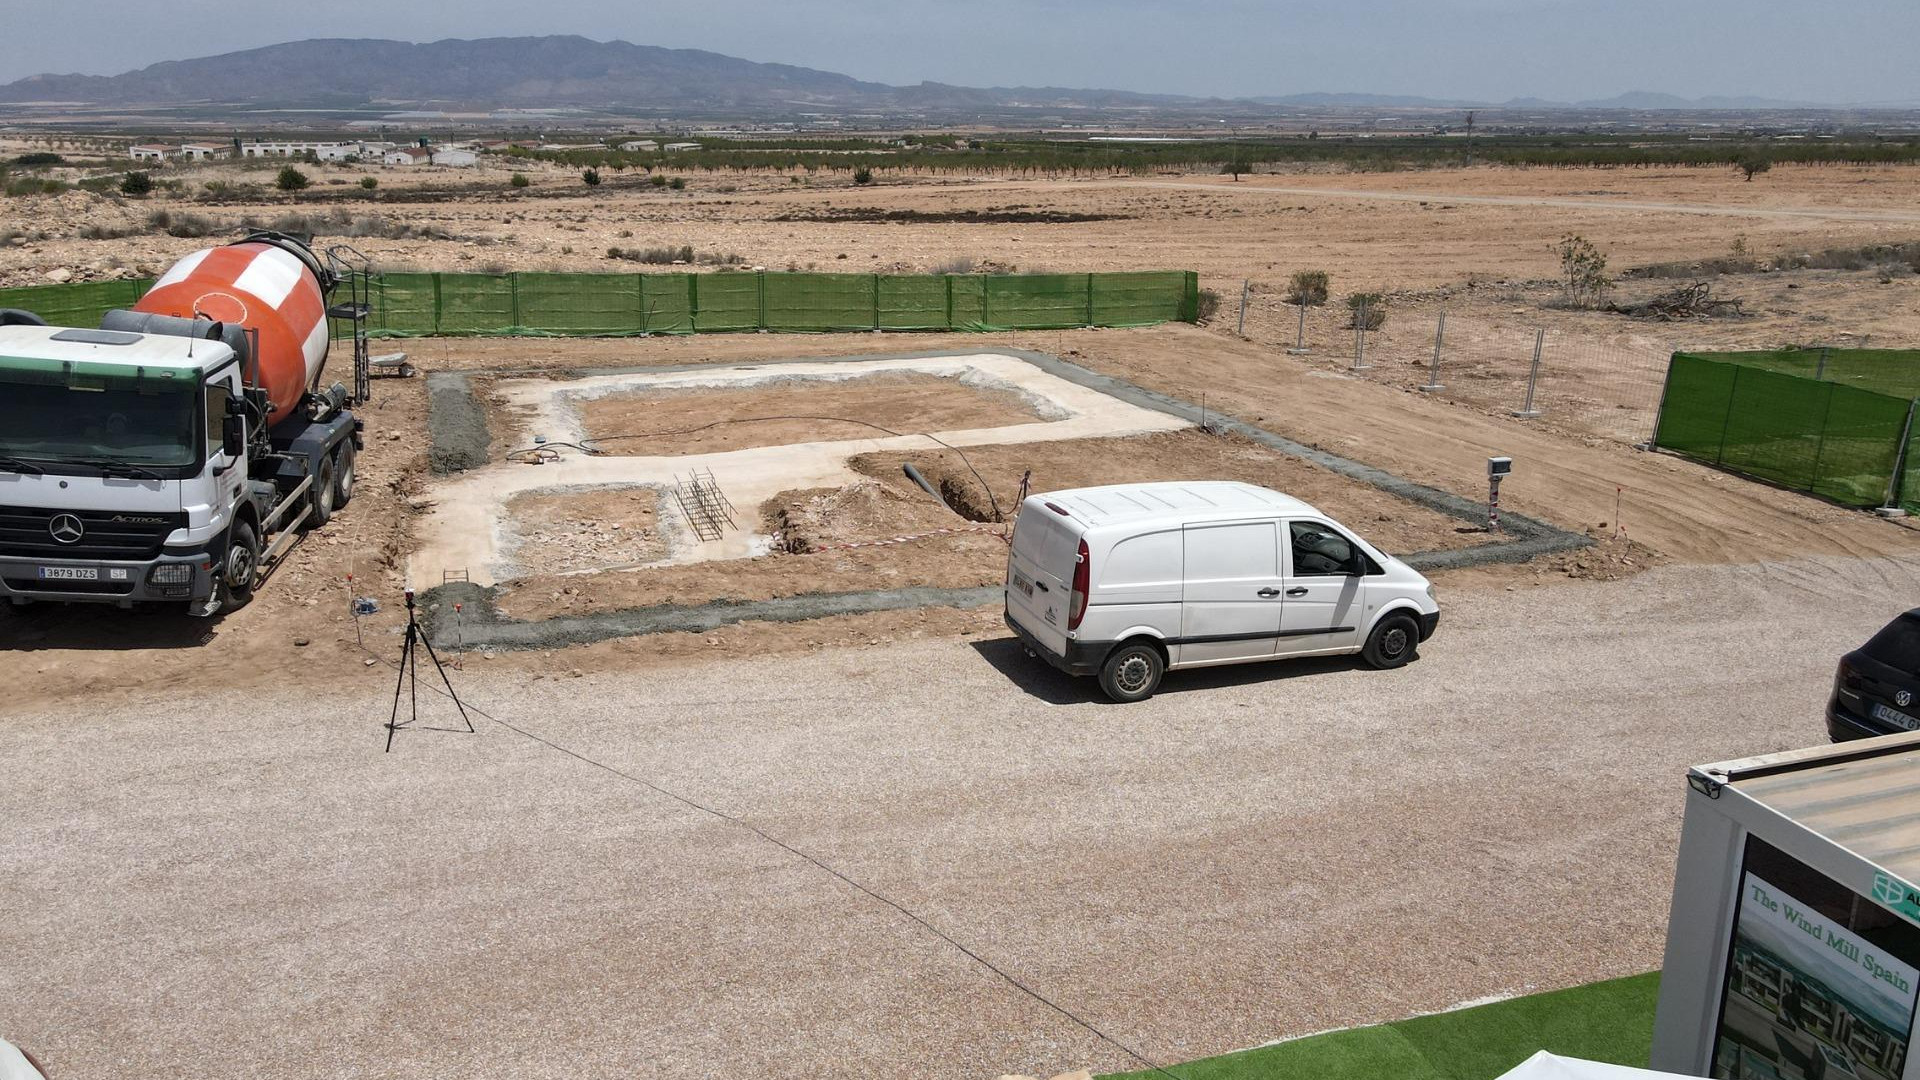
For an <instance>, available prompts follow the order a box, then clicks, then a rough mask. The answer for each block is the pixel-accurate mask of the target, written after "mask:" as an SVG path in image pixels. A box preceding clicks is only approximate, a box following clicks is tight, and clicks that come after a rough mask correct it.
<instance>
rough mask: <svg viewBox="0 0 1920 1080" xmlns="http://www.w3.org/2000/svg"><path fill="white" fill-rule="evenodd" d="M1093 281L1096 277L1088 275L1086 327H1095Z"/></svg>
mask: <svg viewBox="0 0 1920 1080" xmlns="http://www.w3.org/2000/svg"><path fill="white" fill-rule="evenodd" d="M1093 279H1094V275H1092V274H1088V275H1087V321H1086V322H1085V323H1084V324H1082V325H1085V326H1092V325H1093Z"/></svg>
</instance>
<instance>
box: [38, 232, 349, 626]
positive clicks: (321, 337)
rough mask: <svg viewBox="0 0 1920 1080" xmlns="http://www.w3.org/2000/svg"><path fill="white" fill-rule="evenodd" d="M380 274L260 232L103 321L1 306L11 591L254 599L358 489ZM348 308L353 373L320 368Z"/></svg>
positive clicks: (187, 267) (198, 603)
mask: <svg viewBox="0 0 1920 1080" xmlns="http://www.w3.org/2000/svg"><path fill="white" fill-rule="evenodd" d="M343 252H344V253H345V254H344V255H343V254H342V253H343ZM365 280H366V275H365V273H364V260H363V259H360V258H359V257H358V255H357V253H353V252H351V249H346V248H340V249H335V250H333V251H330V252H328V254H327V256H326V257H325V258H324V259H323V258H321V257H320V256H317V255H316V254H315V253H314V250H313V248H312V247H311V245H310V243H309V242H307V241H305V240H302V239H301V238H298V237H294V236H289V235H285V234H282V233H272V232H256V233H252V234H250V235H248V236H247V237H246V238H245V239H242V240H239V241H236V242H234V243H232V244H228V245H225V246H223V247H214V248H208V249H206V250H203V251H197V252H194V253H193V254H191V255H188V256H187V257H186V258H184V259H181V260H180V261H179V262H178V263H177V264H175V265H174V266H173V267H172V269H170V270H168V271H167V272H166V273H165V274H164V275H162V276H161V277H160V279H159V280H158V281H156V282H155V283H154V286H153V288H152V289H151V290H149V291H148V292H147V293H146V295H145V296H143V297H142V298H141V299H140V301H139V302H138V303H136V304H135V305H134V306H133V308H132V309H131V310H119V311H110V312H107V313H106V314H105V316H104V317H103V318H102V319H101V320H100V325H99V326H98V327H93V328H79V327H58V326H49V325H47V324H46V322H45V321H44V320H42V319H41V318H39V317H38V316H36V315H34V314H33V313H31V312H24V311H18V310H4V311H0V600H5V601H7V602H8V603H10V604H14V605H20V604H28V603H34V602H39V601H63V602H69V603H73V602H80V603H103V604H118V605H120V606H122V607H131V606H132V605H134V604H155V603H164V604H171V605H178V606H180V607H182V608H183V609H184V610H186V611H187V612H188V613H189V614H192V615H198V616H210V615H213V614H215V613H216V612H220V611H224V610H229V609H232V608H235V607H238V606H240V605H242V604H244V603H246V601H247V600H248V598H249V597H250V596H251V595H252V593H253V590H254V586H255V584H256V583H257V582H258V581H259V580H260V577H261V575H262V572H263V569H264V568H266V567H269V566H271V565H272V564H273V562H274V561H275V560H276V559H278V558H279V557H280V555H281V554H283V553H284V552H285V551H286V549H287V548H288V547H289V546H290V545H291V544H292V543H293V542H294V540H295V539H297V538H298V536H299V534H300V532H301V531H302V530H306V529H313V528H317V527H319V526H322V525H325V524H326V523H327V519H328V518H330V517H332V516H333V514H334V513H335V512H337V511H338V510H339V509H340V508H341V507H343V506H345V505H347V503H348V502H349V501H350V500H351V499H352V498H353V488H354V454H355V451H356V450H357V449H358V448H359V447H360V445H361V421H360V420H359V419H358V418H356V417H355V416H354V414H353V413H352V411H351V410H350V407H351V406H353V405H357V404H359V403H360V402H361V401H363V400H364V399H365V397H366V390H367V375H368V362H367V355H366V316H367V304H366V302H365V293H364V282H365ZM343 283H353V284H349V285H347V286H346V287H342V285H343ZM343 297H344V300H343V299H342V298H343ZM341 320H345V321H346V322H347V324H349V325H350V327H351V330H352V341H353V344H354V350H353V351H354V373H353V381H354V387H353V389H352V390H349V389H347V388H346V387H345V386H343V385H341V384H339V383H335V384H333V385H332V386H328V387H324V388H323V387H322V386H321V373H322V371H323V368H324V365H325V363H326V359H327V351H328V347H329V345H330V344H331V339H332V337H333V333H332V329H333V327H334V325H335V324H336V323H338V322H340V321H341ZM343 336H344V335H343Z"/></svg>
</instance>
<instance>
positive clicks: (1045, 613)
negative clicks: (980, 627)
mask: <svg viewBox="0 0 1920 1080" xmlns="http://www.w3.org/2000/svg"><path fill="white" fill-rule="evenodd" d="M1083 531H1084V530H1083V529H1082V528H1081V526H1080V523H1079V522H1077V521H1075V520H1074V519H1073V517H1072V516H1071V515H1069V514H1067V513H1065V512H1064V510H1055V509H1054V508H1053V507H1051V506H1049V505H1048V504H1047V503H1046V502H1045V501H1044V500H1041V499H1038V498H1030V499H1028V500H1027V501H1026V503H1025V504H1023V505H1022V506H1021V507H1020V517H1019V519H1018V520H1017V521H1016V523H1015V524H1014V528H1013V545H1012V546H1011V547H1010V548H1009V549H1008V551H1007V582H1006V594H1007V614H1008V615H1009V616H1011V617H1012V618H1013V619H1014V620H1015V621H1016V622H1018V623H1019V624H1020V625H1021V627H1023V628H1024V629H1025V630H1026V631H1027V632H1028V633H1030V634H1032V635H1033V636H1034V637H1035V638H1036V639H1038V640H1039V642H1040V643H1041V644H1042V645H1045V646H1046V647H1047V648H1049V649H1051V650H1053V651H1054V652H1055V653H1056V654H1058V655H1060V656H1065V655H1066V654H1067V602H1068V594H1069V592H1070V591H1071V590H1072V589H1073V568H1074V562H1075V560H1076V559H1078V558H1079V551H1080V535H1081V533H1082V532H1083Z"/></svg>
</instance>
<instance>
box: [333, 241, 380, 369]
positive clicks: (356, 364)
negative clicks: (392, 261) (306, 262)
mask: <svg viewBox="0 0 1920 1080" xmlns="http://www.w3.org/2000/svg"><path fill="white" fill-rule="evenodd" d="M327 268H328V269H329V270H331V271H332V272H333V278H334V283H335V284H334V287H333V294H332V295H331V296H329V297H328V305H327V332H328V333H329V334H330V335H332V336H333V338H334V339H335V340H339V339H340V338H342V337H351V338H352V339H353V402H352V403H353V404H355V405H360V404H363V403H365V402H366V400H367V399H368V398H370V397H372V396H373V386H372V382H371V379H372V375H373V357H372V355H371V351H370V349H369V347H368V343H369V341H370V338H369V337H368V332H367V320H368V319H369V318H371V317H372V315H373V260H372V259H369V258H367V257H366V256H365V255H362V254H361V253H360V252H359V251H358V250H356V249H355V248H354V247H353V246H352V245H349V244H335V245H334V246H333V247H330V248H328V249H327Z"/></svg>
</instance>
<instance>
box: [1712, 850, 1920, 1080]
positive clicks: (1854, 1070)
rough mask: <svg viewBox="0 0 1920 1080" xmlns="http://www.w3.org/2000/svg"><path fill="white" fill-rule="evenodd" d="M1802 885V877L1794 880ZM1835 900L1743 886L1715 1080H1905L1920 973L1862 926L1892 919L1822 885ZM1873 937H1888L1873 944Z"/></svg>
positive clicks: (1767, 885) (1750, 877)
mask: <svg viewBox="0 0 1920 1080" xmlns="http://www.w3.org/2000/svg"><path fill="white" fill-rule="evenodd" d="M1794 877H1796V878H1801V877H1802V875H1798V874H1796V875H1794ZM1820 881H1822V882H1824V883H1825V885H1826V886H1828V887H1827V888H1824V889H1820V888H1816V889H1812V890H1809V891H1812V892H1815V893H1820V894H1826V893H1840V894H1841V896H1834V895H1813V896H1802V895H1796V894H1795V892H1793V891H1789V890H1788V889H1786V888H1783V887H1781V886H1779V885H1776V884H1775V883H1774V882H1773V881H1771V880H1769V879H1768V878H1765V877H1762V876H1760V875H1759V874H1758V873H1755V872H1754V870H1753V867H1752V862H1751V860H1750V861H1749V866H1748V869H1747V870H1746V872H1745V873H1743V874H1742V876H1741V885H1740V888H1741V891H1740V901H1739V917H1738V919H1737V921H1736V922H1735V924H1734V932H1733V943H1732V949H1731V950H1730V951H1729V955H1728V961H1727V962H1728V970H1727V982H1726V992H1725V995H1724V998H1723V1000H1722V1003H1721V1010H1720V1028H1719V1036H1718V1039H1717V1040H1716V1042H1715V1046H1714V1055H1713V1075H1714V1076H1716V1077H1727V1078H1733V1080H1855V1078H1858V1080H1899V1077H1900V1074H1901V1071H1902V1069H1903V1068H1904V1067H1905V1065H1906V1057H1907V1043H1908V1040H1909V1038H1910V1036H1911V1035H1912V1031H1913V1010H1914V993H1915V988H1916V986H1920V971H1916V969H1915V967H1914V965H1913V964H1912V963H1910V962H1909V960H1910V959H1920V958H1916V957H1913V956H1911V952H1910V950H1908V951H1909V956H1908V958H1907V959H1902V958H1901V957H1896V956H1894V955H1892V950H1890V949H1889V948H1888V947H1887V946H1886V944H1884V943H1882V944H1876V943H1875V942H1874V941H1871V940H1869V938H1868V936H1867V935H1866V934H1863V933H1862V932H1860V931H1861V927H1859V926H1857V925H1850V923H1854V921H1855V920H1854V919H1853V913H1856V912H1858V911H1860V910H1861V909H1866V911H1867V912H1868V913H1869V916H1868V921H1878V918H1877V917H1880V916H1884V913H1883V912H1880V911H1879V910H1878V909H1876V908H1874V907H1873V905H1872V904H1871V903H1870V902H1868V901H1867V900H1865V899H1864V898H1862V897H1859V896H1855V895H1853V894H1852V893H1850V892H1845V891H1844V890H1842V889H1841V888H1840V886H1838V885H1837V884H1834V883H1833V882H1831V881H1827V880H1826V879H1824V878H1821V879H1820ZM1872 936H1874V937H1884V936H1885V935H1880V934H1874V935H1872Z"/></svg>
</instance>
